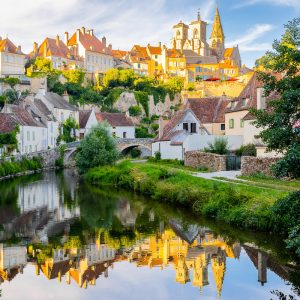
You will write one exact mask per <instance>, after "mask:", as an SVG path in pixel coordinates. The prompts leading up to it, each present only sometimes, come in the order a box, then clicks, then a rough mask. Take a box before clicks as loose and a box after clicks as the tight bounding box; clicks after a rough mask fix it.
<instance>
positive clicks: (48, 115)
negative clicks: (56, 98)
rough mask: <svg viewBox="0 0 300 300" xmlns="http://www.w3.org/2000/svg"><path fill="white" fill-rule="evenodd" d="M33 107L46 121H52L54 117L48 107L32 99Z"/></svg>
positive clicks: (38, 100)
mask: <svg viewBox="0 0 300 300" xmlns="http://www.w3.org/2000/svg"><path fill="white" fill-rule="evenodd" d="M34 105H35V106H36V108H37V109H38V110H39V112H40V113H42V114H43V115H44V116H45V117H46V118H47V119H48V120H53V119H54V117H53V115H52V113H51V111H50V110H49V109H48V107H47V106H46V105H45V104H44V102H43V101H42V100H40V99H34Z"/></svg>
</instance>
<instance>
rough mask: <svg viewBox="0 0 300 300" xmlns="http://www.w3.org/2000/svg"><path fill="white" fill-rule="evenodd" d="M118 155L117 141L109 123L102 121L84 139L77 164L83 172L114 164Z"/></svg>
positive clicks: (77, 156)
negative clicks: (112, 134)
mask: <svg viewBox="0 0 300 300" xmlns="http://www.w3.org/2000/svg"><path fill="white" fill-rule="evenodd" d="M118 157H119V153H118V150H117V147H116V142H115V139H114V138H113V137H112V136H111V134H110V131H109V127H108V124H106V123H102V124H99V125H98V126H96V127H94V128H93V129H92V130H91V132H90V133H89V134H88V135H87V136H86V137H85V138H84V139H83V140H82V142H81V145H80V148H79V152H78V153H77V155H76V165H77V167H78V169H79V172H80V173H81V174H82V173H85V172H86V171H87V170H89V169H90V168H94V167H99V166H106V165H113V164H115V162H116V161H117V159H118Z"/></svg>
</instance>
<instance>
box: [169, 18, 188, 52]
mask: <svg viewBox="0 0 300 300" xmlns="http://www.w3.org/2000/svg"><path fill="white" fill-rule="evenodd" d="M173 30H174V38H173V40H172V44H173V47H174V48H175V49H179V50H183V46H184V44H185V42H186V40H188V38H189V26H188V25H186V24H184V23H183V22H182V21H180V22H179V23H178V24H177V25H175V26H173Z"/></svg>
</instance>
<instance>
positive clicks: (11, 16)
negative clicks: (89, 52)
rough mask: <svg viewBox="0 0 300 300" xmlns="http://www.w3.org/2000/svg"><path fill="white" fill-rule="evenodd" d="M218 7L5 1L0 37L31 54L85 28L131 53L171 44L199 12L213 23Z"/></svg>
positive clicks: (144, 1)
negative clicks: (178, 26) (179, 26)
mask: <svg viewBox="0 0 300 300" xmlns="http://www.w3.org/2000/svg"><path fill="white" fill-rule="evenodd" d="M176 2H178V3H176ZM179 6H181V8H180V7H179ZM182 6H185V9H184V10H183V9H182ZM178 7H179V8H178ZM214 7H215V0H212V1H209V4H207V1H205V0H202V1H201V2H200V4H198V5H197V7H195V5H193V4H192V3H190V4H187V5H183V4H182V2H181V1H179V0H172V1H171V0H151V1H149V0H139V1H136V0H39V1H36V0H26V1H24V0H1V10H0V28H1V29H0V30H1V32H0V35H1V36H6V35H8V36H9V37H10V38H11V39H12V40H13V42H15V43H16V44H20V45H22V47H23V49H24V51H26V52H29V51H31V49H32V44H33V42H34V41H36V42H38V43H41V42H42V40H43V39H44V38H45V37H47V36H48V37H55V35H56V34H59V35H60V36H61V37H62V36H63V33H64V32H65V31H69V32H70V33H73V32H75V30H76V29H77V28H80V27H82V26H85V27H87V28H94V30H95V33H96V34H97V36H99V37H101V36H103V35H105V36H106V37H107V40H108V42H109V43H112V45H113V48H116V49H117V48H120V49H121V48H124V49H130V48H131V47H132V45H133V44H135V43H139V44H144V45H146V44H147V43H155V44H156V43H158V42H159V41H161V42H163V43H166V44H169V40H170V38H171V36H172V25H174V24H175V23H177V22H178V21H179V20H180V19H182V20H183V21H186V22H189V21H190V20H191V18H192V17H196V13H197V9H198V8H200V11H201V17H202V18H203V19H205V20H207V21H209V20H211V18H212V15H213V12H214ZM183 12H184V13H183Z"/></svg>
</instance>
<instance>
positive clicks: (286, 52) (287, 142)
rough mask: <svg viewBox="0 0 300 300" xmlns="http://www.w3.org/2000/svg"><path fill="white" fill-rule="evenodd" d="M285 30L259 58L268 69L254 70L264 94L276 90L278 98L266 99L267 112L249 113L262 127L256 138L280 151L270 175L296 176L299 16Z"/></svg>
mask: <svg viewBox="0 0 300 300" xmlns="http://www.w3.org/2000/svg"><path fill="white" fill-rule="evenodd" d="M285 29H286V30H285V33H284V34H283V36H282V37H281V40H275V41H274V43H273V51H272V52H271V51H270V52H267V53H266V55H265V56H264V59H263V60H262V61H263V64H264V69H265V70H268V71H266V72H259V73H258V76H259V79H260V80H261V81H263V83H264V90H265V96H269V95H270V94H271V93H277V94H278V95H279V98H278V99H276V100H272V101H269V102H268V106H269V107H270V109H268V110H267V111H266V110H253V111H252V112H253V113H254V114H255V115H256V118H257V120H256V121H255V125H256V127H258V128H259V127H261V128H263V130H262V131H261V133H260V137H261V138H262V140H263V142H265V143H266V145H267V147H268V150H270V151H276V152H278V153H282V154H283V158H282V159H281V160H280V161H279V162H278V163H277V164H276V165H275V166H274V169H273V171H274V174H275V175H276V176H277V177H284V176H291V177H300V133H299V132H300V130H299V129H300V122H299V121H300V51H299V49H300V18H296V19H294V20H292V21H290V22H289V23H288V24H287V25H285ZM270 71H271V72H270ZM276 74H280V75H282V76H280V77H279V78H278V76H275V75H276Z"/></svg>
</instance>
